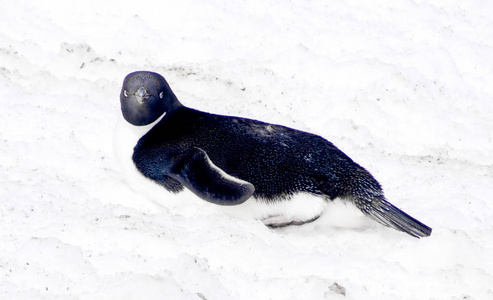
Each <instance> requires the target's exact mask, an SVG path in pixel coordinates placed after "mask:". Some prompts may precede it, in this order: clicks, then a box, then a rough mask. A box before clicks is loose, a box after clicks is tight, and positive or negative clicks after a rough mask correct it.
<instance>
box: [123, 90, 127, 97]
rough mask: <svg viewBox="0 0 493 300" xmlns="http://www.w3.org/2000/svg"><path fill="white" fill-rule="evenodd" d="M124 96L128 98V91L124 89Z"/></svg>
mask: <svg viewBox="0 0 493 300" xmlns="http://www.w3.org/2000/svg"><path fill="white" fill-rule="evenodd" d="M123 96H124V97H125V98H128V92H127V90H123Z"/></svg>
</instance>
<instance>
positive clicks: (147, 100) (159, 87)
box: [120, 71, 180, 126]
mask: <svg viewBox="0 0 493 300" xmlns="http://www.w3.org/2000/svg"><path fill="white" fill-rule="evenodd" d="M120 104H121V109H122V114H123V117H124V118H125V120H126V121H127V122H129V123H130V124H132V125H137V126H144V125H149V124H151V123H152V122H154V121H156V120H157V119H158V118H159V117H160V116H161V115H162V114H164V113H166V112H168V111H169V110H171V109H173V108H176V107H177V106H179V105H180V102H179V101H178V99H177V98H176V96H175V94H174V93H173V91H172V90H171V88H170V87H169V85H168V83H167V82H166V80H165V79H164V77H163V76H161V75H159V74H157V73H154V72H148V71H137V72H133V73H130V74H128V75H127V76H126V77H125V79H124V80H123V86H122V90H121V93H120Z"/></svg>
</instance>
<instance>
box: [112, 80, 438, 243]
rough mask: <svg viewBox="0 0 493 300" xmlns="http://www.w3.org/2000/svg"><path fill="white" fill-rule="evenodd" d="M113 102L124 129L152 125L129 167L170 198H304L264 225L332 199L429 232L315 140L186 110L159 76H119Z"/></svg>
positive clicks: (413, 231) (315, 213)
mask: <svg viewBox="0 0 493 300" xmlns="http://www.w3.org/2000/svg"><path fill="white" fill-rule="evenodd" d="M120 104H121V111H122V114H123V117H124V119H125V120H126V121H127V122H128V123H130V124H132V125H134V126H137V127H146V126H149V124H153V125H152V128H150V129H149V130H148V131H147V132H146V133H145V134H144V135H143V136H142V137H141V138H140V139H139V140H138V142H137V144H136V145H135V147H134V149H133V154H132V161H133V164H134V165H135V167H136V168H137V170H138V171H139V172H140V173H141V174H142V175H143V176H145V177H147V178H149V179H151V180H152V181H154V182H155V183H157V184H159V185H161V186H163V187H164V188H165V189H167V190H168V191H170V192H173V193H178V192H180V191H182V190H183V189H184V188H187V189H189V190H190V191H192V192H193V193H194V194H195V195H197V196H198V197H200V198H201V199H203V200H205V201H208V202H211V203H214V204H217V205H222V206H233V205H239V204H242V203H244V202H246V201H248V202H250V201H255V202H258V203H267V204H273V205H274V204H280V207H282V205H284V204H287V203H289V202H290V201H293V202H294V201H295V200H294V199H295V198H296V197H294V196H296V195H300V194H303V195H309V196H310V197H302V198H301V199H302V201H301V200H299V199H300V198H296V199H298V200H296V201H298V203H296V208H295V209H294V210H295V211H294V214H293V211H291V215H296V217H295V218H293V217H289V218H286V217H284V216H283V211H282V209H278V212H277V213H276V214H273V215H267V216H266V217H265V218H264V219H263V221H264V224H266V225H269V226H271V227H281V226H287V225H293V224H297V225H300V224H304V223H308V222H311V221H314V220H316V219H317V218H318V217H319V216H320V215H321V214H322V212H323V203H327V202H329V201H331V200H334V199H336V198H340V199H343V200H345V201H348V202H350V203H353V204H354V205H355V206H356V207H357V208H358V209H359V210H361V211H362V212H363V214H364V215H366V216H368V217H369V218H371V219H373V220H375V221H377V222H378V223H381V224H383V225H385V226H388V227H391V228H394V229H396V230H398V231H402V232H405V233H407V234H409V235H411V236H413V237H416V238H421V237H427V236H429V235H430V234H431V231H432V229H431V228H430V227H428V226H427V225H425V224H423V223H421V222H420V221H418V220H417V219H415V218H413V217H411V216H410V215H408V214H407V213H405V212H403V211H402V210H400V209H399V208H397V207H396V206H394V205H392V204H391V203H390V202H388V201H387V200H386V198H385V196H384V194H383V190H382V187H381V185H380V184H379V182H378V181H377V180H376V179H375V178H374V177H373V176H372V175H371V174H370V173H369V172H368V171H367V170H366V169H364V168H363V167H362V166H360V165H359V164H357V163H356V162H354V161H353V160H352V159H351V158H350V157H349V156H347V155H346V154H345V153H344V152H342V151H341V150H339V149H338V148H337V147H336V146H334V144H332V143H331V142H329V141H327V140H326V139H324V138H323V137H321V136H318V135H315V134H311V133H308V132H304V131H300V130H295V129H292V128H289V127H285V126H281V125H275V124H270V123H266V122H262V121H258V120H253V119H248V118H241V117H235V116H224V115H217V114H212V113H207V112H202V111H199V110H195V109H192V108H189V107H186V106H185V105H183V104H181V102H180V101H179V100H178V98H177V96H176V95H175V94H174V93H173V91H172V90H171V88H170V86H169V84H168V82H167V81H166V80H165V78H164V77H163V76H161V75H160V74H158V73H155V72H149V71H137V72H133V73H130V74H128V75H127V76H126V77H125V78H124V80H123V85H122V89H121V93H120ZM291 210H293V209H291ZM286 214H287V212H286Z"/></svg>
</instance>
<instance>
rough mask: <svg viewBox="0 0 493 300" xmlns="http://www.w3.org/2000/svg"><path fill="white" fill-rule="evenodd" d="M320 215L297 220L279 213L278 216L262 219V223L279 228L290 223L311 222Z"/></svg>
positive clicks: (301, 223)
mask: <svg viewBox="0 0 493 300" xmlns="http://www.w3.org/2000/svg"><path fill="white" fill-rule="evenodd" d="M320 216H321V215H318V216H316V217H314V218H311V219H308V220H298V219H295V218H290V217H286V216H282V215H279V216H271V217H268V218H266V219H263V220H262V222H263V223H264V225H265V226H268V227H271V228H279V227H286V226H290V225H303V224H307V223H311V222H313V221H315V220H317V219H318V218H320Z"/></svg>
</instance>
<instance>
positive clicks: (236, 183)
mask: <svg viewBox="0 0 493 300" xmlns="http://www.w3.org/2000/svg"><path fill="white" fill-rule="evenodd" d="M168 175H169V176H170V177H172V178H174V179H176V180H178V181H179V182H180V183H181V184H183V185H184V186H185V187H186V188H188V189H189V190H191V191H192V192H193V193H194V194H196V195H197V196H199V197H200V198H202V199H204V200H206V201H208V202H212V203H214V204H219V205H228V206H229V205H238V204H241V203H243V202H245V201H246V200H247V199H248V198H250V197H251V196H252V195H253V192H254V191H255V187H254V186H253V185H252V184H251V183H249V182H247V181H244V180H241V179H238V178H235V177H233V176H231V175H229V174H227V173H226V172H224V171H223V170H222V169H220V168H219V167H217V166H216V165H214V164H213V163H212V161H211V160H210V159H209V156H208V155H207V153H206V152H205V151H204V150H202V149H200V148H197V147H194V148H191V149H189V150H187V151H185V152H184V153H183V154H181V155H178V156H177V157H176V158H175V160H174V164H173V167H172V168H171V172H170V174H168Z"/></svg>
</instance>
